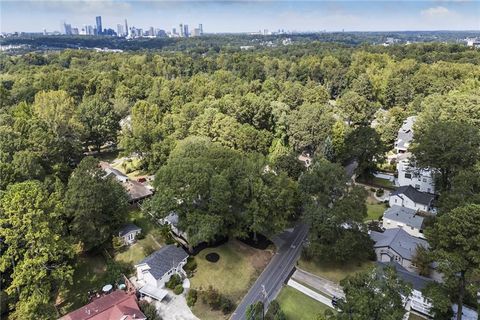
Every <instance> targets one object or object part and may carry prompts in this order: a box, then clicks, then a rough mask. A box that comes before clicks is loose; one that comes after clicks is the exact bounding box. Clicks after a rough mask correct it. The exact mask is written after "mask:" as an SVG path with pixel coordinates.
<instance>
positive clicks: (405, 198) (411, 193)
mask: <svg viewBox="0 0 480 320" xmlns="http://www.w3.org/2000/svg"><path fill="white" fill-rule="evenodd" d="M434 199H435V196H434V195H433V194H431V193H426V192H420V191H418V190H417V189H415V188H414V187H412V186H402V187H399V188H397V189H396V190H395V191H393V192H392V193H390V199H389V201H388V202H389V204H390V207H393V206H400V207H406V208H409V209H412V210H421V211H425V212H435V209H434V207H433V200H434Z"/></svg>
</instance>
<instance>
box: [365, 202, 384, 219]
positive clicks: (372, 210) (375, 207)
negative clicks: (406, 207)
mask: <svg viewBox="0 0 480 320" xmlns="http://www.w3.org/2000/svg"><path fill="white" fill-rule="evenodd" d="M386 209H387V206H386V205H385V204H384V203H375V204H373V203H367V217H366V218H365V219H364V220H365V221H369V220H378V218H380V217H381V216H382V215H383V212H384V211H385V210H386Z"/></svg>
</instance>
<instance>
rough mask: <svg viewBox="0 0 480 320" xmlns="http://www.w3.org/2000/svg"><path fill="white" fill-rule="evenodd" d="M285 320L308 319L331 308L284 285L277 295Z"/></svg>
mask: <svg viewBox="0 0 480 320" xmlns="http://www.w3.org/2000/svg"><path fill="white" fill-rule="evenodd" d="M277 301H278V303H279V304H280V307H281V308H282V310H283V312H284V313H285V317H286V318H287V320H290V319H291V320H297V319H298V320H310V319H315V317H316V316H317V315H318V314H322V315H323V314H324V312H325V310H332V309H330V308H329V307H328V306H327V305H324V304H323V303H321V302H318V301H317V300H315V299H312V298H310V297H309V296H307V295H305V294H303V293H301V292H300V291H298V290H297V289H294V288H292V287H289V286H285V287H284V288H283V289H282V291H280V294H279V295H278V297H277Z"/></svg>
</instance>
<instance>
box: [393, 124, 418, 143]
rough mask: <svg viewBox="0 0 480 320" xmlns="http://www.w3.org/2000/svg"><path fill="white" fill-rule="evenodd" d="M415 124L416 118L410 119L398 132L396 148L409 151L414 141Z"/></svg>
mask: <svg viewBox="0 0 480 320" xmlns="http://www.w3.org/2000/svg"><path fill="white" fill-rule="evenodd" d="M414 123H415V117H408V118H407V119H406V120H405V121H404V122H403V125H402V127H401V128H400V130H398V134H397V140H396V142H395V146H396V147H397V148H400V149H408V147H409V146H410V142H411V141H412V140H413V124H414Z"/></svg>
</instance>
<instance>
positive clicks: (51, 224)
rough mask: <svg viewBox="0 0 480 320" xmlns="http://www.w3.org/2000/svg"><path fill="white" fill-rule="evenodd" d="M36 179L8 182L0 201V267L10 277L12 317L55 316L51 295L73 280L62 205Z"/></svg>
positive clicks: (70, 253) (70, 250)
mask: <svg viewBox="0 0 480 320" xmlns="http://www.w3.org/2000/svg"><path fill="white" fill-rule="evenodd" d="M58 200H59V199H57V198H56V196H53V195H49V194H48V192H47V191H46V189H45V188H44V186H43V185H42V184H41V183H40V182H38V181H26V182H22V183H17V184H12V185H11V186H9V187H8V188H7V191H6V192H5V193H4V194H3V195H2V197H1V200H0V238H1V239H2V240H3V245H2V255H1V256H0V271H2V273H5V274H6V275H7V274H9V275H10V280H11V281H10V282H9V285H8V287H7V288H6V292H7V293H8V294H9V295H10V297H11V298H12V301H15V306H14V311H13V312H12V316H13V317H14V318H16V319H51V318H56V316H57V314H56V312H55V309H54V306H53V305H54V297H55V293H56V292H57V290H58V289H59V288H61V287H62V286H64V285H65V284H67V283H69V282H71V281H72V274H73V270H72V268H71V267H70V266H69V264H68V261H69V259H71V258H72V256H73V250H72V246H71V245H70V243H69V242H68V237H66V234H65V232H64V231H65V226H64V223H63V220H62V217H61V215H62V213H61V210H62V205H61V203H60V202H59V201H58Z"/></svg>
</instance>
